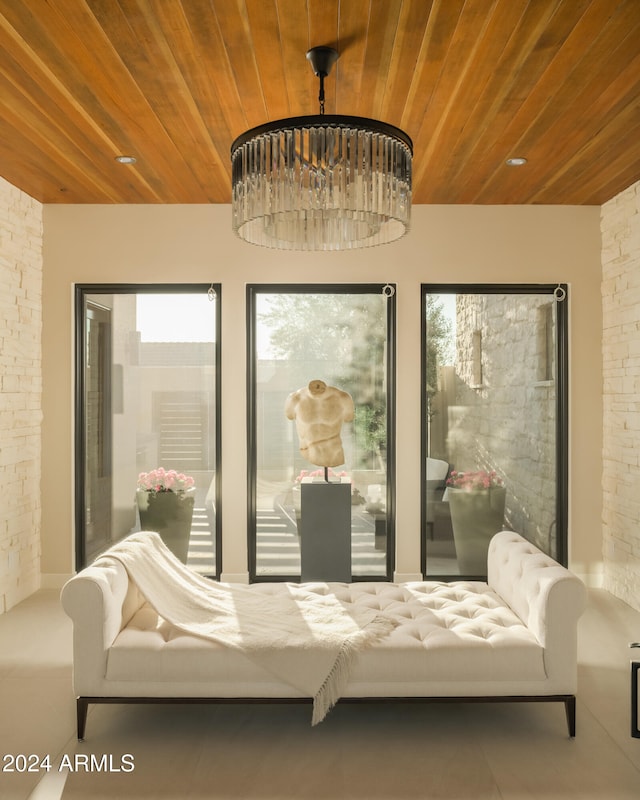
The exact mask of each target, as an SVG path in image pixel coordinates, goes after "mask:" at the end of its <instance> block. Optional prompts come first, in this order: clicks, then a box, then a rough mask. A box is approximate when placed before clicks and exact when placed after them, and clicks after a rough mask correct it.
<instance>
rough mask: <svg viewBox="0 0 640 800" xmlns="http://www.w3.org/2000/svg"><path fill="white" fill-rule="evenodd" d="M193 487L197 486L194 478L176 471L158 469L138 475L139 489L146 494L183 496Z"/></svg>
mask: <svg viewBox="0 0 640 800" xmlns="http://www.w3.org/2000/svg"><path fill="white" fill-rule="evenodd" d="M193 486H195V480H194V478H192V477H191V476H190V475H185V474H184V473H183V472H180V473H178V472H176V470H175V469H170V470H165V469H164V468H163V467H158V468H157V469H154V470H151V472H141V473H140V474H139V475H138V485H137V488H138V489H141V490H142V491H145V492H153V493H157V492H174V493H175V494H183V493H184V492H186V491H187V490H188V489H191V488H192V487H193Z"/></svg>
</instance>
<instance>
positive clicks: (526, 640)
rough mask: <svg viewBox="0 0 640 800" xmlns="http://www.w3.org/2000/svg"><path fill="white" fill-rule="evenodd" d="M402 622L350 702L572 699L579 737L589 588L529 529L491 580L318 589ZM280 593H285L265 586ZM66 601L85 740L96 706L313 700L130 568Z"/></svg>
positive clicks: (494, 548) (499, 537)
mask: <svg viewBox="0 0 640 800" xmlns="http://www.w3.org/2000/svg"><path fill="white" fill-rule="evenodd" d="M307 588H309V589H311V590H312V591H313V592H317V593H319V594H326V593H334V594H335V595H336V596H337V597H338V598H339V599H341V600H344V601H346V602H350V603H355V604H356V605H361V606H366V607H370V608H375V609H379V610H380V611H381V612H382V614H383V615H388V616H391V617H392V618H393V619H394V620H395V621H396V623H397V626H396V627H395V629H394V630H393V631H392V633H390V634H389V635H388V636H386V637H385V638H383V639H381V640H380V641H379V642H377V643H376V644H374V645H372V646H371V647H369V648H368V649H366V650H364V651H363V652H362V653H360V654H359V656H358V658H357V661H356V663H355V665H354V666H353V668H352V671H351V673H350V677H349V681H348V684H347V686H346V690H345V691H344V692H343V695H342V700H343V701H349V700H351V701H355V700H360V701H364V700H370V701H374V700H380V699H389V698H395V699H403V700H408V699H416V700H421V701H442V700H445V699H446V700H464V701H468V702H473V701H476V702H477V701H483V702H484V701H490V700H494V701H496V700H498V701H505V700H509V701H536V700H540V701H560V702H563V703H564V705H565V710H566V716H567V723H568V728H569V735H570V736H574V735H575V694H576V688H577V667H576V660H577V657H576V650H577V642H576V639H577V622H578V619H579V617H580V615H581V613H582V611H583V610H584V605H585V589H584V586H583V584H582V583H581V582H580V580H579V579H578V578H576V577H575V576H574V575H572V574H571V573H570V572H569V571H568V570H567V569H565V568H564V567H562V566H561V565H559V564H558V563H557V562H555V561H553V560H552V559H551V558H549V557H548V556H546V555H544V554H543V553H542V552H541V551H540V550H538V549H537V548H536V547H534V546H533V545H532V544H530V543H529V542H528V541H526V540H525V539H523V538H522V537H521V536H519V535H518V534H516V533H512V532H507V531H504V532H501V533H498V534H496V536H495V537H494V538H493V539H492V541H491V544H490V547H489V555H488V578H487V583H484V582H481V581H463V580H461V581H455V582H452V583H443V582H436V581H421V582H412V583H402V584H396V583H386V582H370V583H349V584H345V583H314V584H308V585H307ZM251 590H252V591H255V592H256V593H258V594H263V595H268V594H272V593H277V592H284V591H286V584H282V583H266V584H254V585H252V587H251ZM62 603H63V606H64V609H65V611H66V612H67V614H68V615H69V616H70V617H71V618H72V620H73V623H74V656H73V662H74V676H73V680H74V690H75V693H76V695H77V710H78V738H79V739H82V738H84V731H85V724H86V716H87V709H88V705H89V704H90V703H131V702H181V703H189V702H215V701H223V702H230V701H232V700H235V701H240V702H248V701H252V700H256V699H259V700H263V701H268V700H276V699H278V700H286V701H291V702H295V701H305V700H306V701H308V700H309V698H305V697H304V696H302V695H301V694H300V693H298V692H297V691H296V690H295V689H293V688H292V687H291V686H290V685H287V684H285V683H284V682H281V681H278V680H277V679H276V678H274V676H273V675H272V674H271V673H269V672H267V671H265V670H263V669H262V668H260V667H259V666H258V665H257V664H256V663H254V662H253V661H251V660H249V659H248V658H246V657H245V656H244V655H242V654H241V653H239V652H238V651H234V650H231V649H228V648H226V647H224V646H222V645H220V644H217V643H214V642H211V641H205V640H203V639H200V638H197V637H195V636H192V635H187V634H184V633H182V632H181V631H179V630H177V629H176V628H174V627H172V626H171V625H169V624H168V623H167V622H166V621H165V620H163V619H161V618H159V617H158V614H157V613H156V612H155V611H154V609H153V608H151V607H150V606H149V605H148V604H147V603H146V601H145V599H144V597H142V595H141V594H140V592H139V591H138V589H137V587H136V586H135V585H134V584H133V583H132V582H130V580H129V577H128V574H127V572H126V570H125V569H124V567H122V566H121V565H120V564H118V563H114V562H113V561H108V560H105V559H104V558H102V559H98V560H97V561H96V562H95V563H94V564H93V565H91V566H89V567H87V568H86V569H84V570H82V571H81V572H80V573H78V574H77V575H76V576H75V577H73V578H72V579H71V580H70V581H68V582H67V584H66V585H65V587H64V589H63V592H62Z"/></svg>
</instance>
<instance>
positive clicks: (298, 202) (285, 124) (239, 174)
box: [231, 47, 413, 250]
mask: <svg viewBox="0 0 640 800" xmlns="http://www.w3.org/2000/svg"><path fill="white" fill-rule="evenodd" d="M307 58H308V59H309V61H310V62H311V66H312V67H313V71H314V73H315V75H316V76H317V77H318V78H319V79H320V94H319V101H320V114H319V115H315V116H306V117H292V118H289V119H281V120H277V121H275V122H268V123H266V124H264V125H259V126H258V127H256V128H252V129H251V130H248V131H246V132H245V133H243V134H242V135H241V136H239V137H238V138H237V139H236V140H235V141H234V143H233V144H232V146H231V164H232V214H233V230H234V231H235V232H236V233H237V235H238V236H239V237H240V238H241V239H244V240H245V241H246V242H250V243H251V244H256V245H262V246H263V247H274V248H279V249H281V250H348V249H352V248H357V247H371V246H374V245H378V244H386V243H387V242H392V241H395V240H396V239H399V238H400V237H401V236H403V235H404V234H405V233H406V232H407V231H408V230H409V223H410V218H411V159H412V154H413V144H412V142H411V139H410V138H409V136H407V134H406V133H404V131H401V130H400V129H399V128H395V127H394V126H393V125H387V124H386V123H384V122H378V121H377V120H373V119H366V118H363V117H348V116H341V115H332V114H327V115H325V113H324V79H325V78H326V77H327V75H328V74H329V72H330V71H331V67H332V66H333V64H334V63H335V62H336V60H337V58H338V53H337V51H336V50H334V49H333V48H331V47H314V48H312V49H311V50H309V52H308V53H307Z"/></svg>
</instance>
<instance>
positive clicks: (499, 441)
mask: <svg viewBox="0 0 640 800" xmlns="http://www.w3.org/2000/svg"><path fill="white" fill-rule="evenodd" d="M422 298H423V305H422V309H423V337H422V344H423V359H422V361H423V387H424V391H423V414H422V424H423V435H422V443H423V459H422V477H423V480H422V486H423V497H422V500H423V503H422V530H423V536H422V543H423V548H422V553H423V571H424V573H425V575H427V576H438V577H443V578H446V577H451V578H454V577H458V576H460V575H462V576H466V577H481V576H484V575H486V556H487V546H488V540H489V538H490V536H491V535H492V534H494V533H496V532H497V531H498V530H502V529H503V528H504V529H510V530H514V531H517V532H518V533H520V534H522V535H523V536H524V537H525V538H527V539H528V540H529V541H531V542H533V543H534V544H535V545H537V546H538V547H540V548H541V549H542V550H543V551H545V552H546V553H548V554H549V555H551V556H552V557H554V558H556V559H557V560H559V561H561V562H562V563H566V542H567V389H566V387H567V374H568V373H567V289H566V287H565V286H547V285H526V286H517V285H516V286H511V285H509V286H497V285H488V286H487V285H485V286H462V285H447V286H436V285H425V286H423V289H422Z"/></svg>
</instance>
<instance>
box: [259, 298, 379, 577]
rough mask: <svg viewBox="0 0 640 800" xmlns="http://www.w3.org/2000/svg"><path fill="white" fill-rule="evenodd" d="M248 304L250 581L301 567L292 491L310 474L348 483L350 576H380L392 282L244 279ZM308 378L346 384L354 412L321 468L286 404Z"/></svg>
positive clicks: (297, 504) (296, 497) (296, 496)
mask: <svg viewBox="0 0 640 800" xmlns="http://www.w3.org/2000/svg"><path fill="white" fill-rule="evenodd" d="M248 307H249V312H248V317H249V337H248V365H249V369H248V382H249V383H248V404H249V408H248V412H249V420H248V421H249V519H248V530H249V558H250V576H251V579H252V580H274V579H295V578H297V577H299V576H300V575H301V551H300V543H301V539H300V530H301V525H302V524H303V523H302V519H301V514H302V511H303V509H302V505H301V499H302V494H303V484H306V483H307V482H312V481H313V480H314V473H317V475H316V478H317V479H319V480H323V479H324V478H325V477H328V478H329V480H330V481H340V482H342V483H346V484H348V485H349V487H350V488H349V493H350V551H351V568H352V576H353V579H354V580H357V579H364V578H367V579H386V578H388V576H390V575H391V573H392V570H393V564H392V559H393V534H394V530H393V518H394V515H393V499H394V485H393V474H394V447H393V438H392V431H393V430H394V424H393V418H394V406H393V402H394V378H393V376H394V364H393V361H394V344H393V334H394V325H395V289H394V287H392V286H389V285H387V286H382V285H381V284H373V285H372V284H367V285H361V284H356V285H339V286H335V285H333V286H325V285H318V286H310V285H305V286H300V285H294V286H250V287H249V288H248ZM313 381H321V382H322V384H323V385H324V386H327V387H330V388H331V390H334V389H335V390H338V392H339V393H346V395H348V396H349V397H350V398H351V401H350V402H352V403H353V415H352V416H353V418H351V414H348V413H347V414H345V415H344V417H343V419H342V420H341V421H340V425H338V427H339V436H340V443H341V447H342V449H343V455H344V463H341V464H339V465H336V466H335V467H333V468H332V469H331V470H328V474H327V475H325V474H324V469H323V468H322V467H319V466H318V461H319V460H322V459H321V458H320V459H318V458H316V459H315V460H309V459H310V458H311V459H314V456H313V454H311V455H310V454H309V452H308V451H307V452H305V453H301V451H300V447H301V440H300V431H299V427H298V426H299V422H300V418H296V417H295V412H292V411H291V409H289V411H287V399H288V398H289V396H290V395H292V394H293V393H295V392H297V391H298V390H304V392H307V391H308V390H309V384H310V383H312V382H313ZM336 396H338V397H341V398H344V395H343V394H337V395H336ZM348 405H349V403H347V406H348ZM347 406H343V408H345V407H347ZM340 413H342V412H340Z"/></svg>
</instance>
